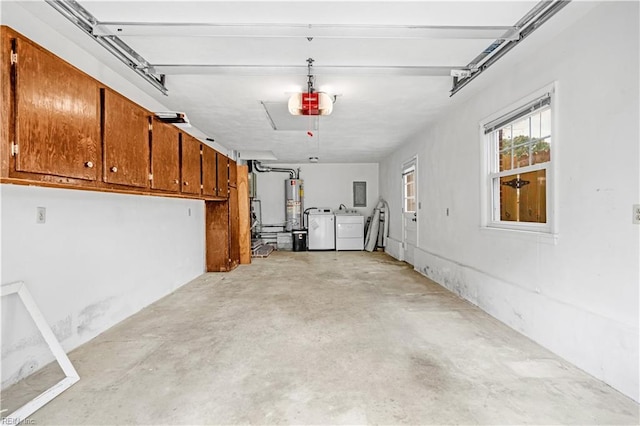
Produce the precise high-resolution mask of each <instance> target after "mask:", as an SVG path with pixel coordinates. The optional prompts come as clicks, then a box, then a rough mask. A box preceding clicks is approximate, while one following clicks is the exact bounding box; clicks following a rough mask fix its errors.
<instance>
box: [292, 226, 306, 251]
mask: <svg viewBox="0 0 640 426" xmlns="http://www.w3.org/2000/svg"><path fill="white" fill-rule="evenodd" d="M293 251H307V231H306V230H304V229H302V230H299V231H293Z"/></svg>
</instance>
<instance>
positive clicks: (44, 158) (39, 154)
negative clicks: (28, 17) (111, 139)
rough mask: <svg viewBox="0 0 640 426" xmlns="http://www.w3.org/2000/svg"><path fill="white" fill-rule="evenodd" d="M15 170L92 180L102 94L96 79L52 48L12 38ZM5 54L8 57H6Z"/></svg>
mask: <svg viewBox="0 0 640 426" xmlns="http://www.w3.org/2000/svg"><path fill="white" fill-rule="evenodd" d="M11 44H12V45H13V46H12V47H13V48H15V52H16V53H17V54H18V60H17V63H16V64H15V65H14V67H15V68H14V69H13V70H12V76H13V81H14V93H13V96H14V97H15V98H14V99H15V101H14V102H15V104H14V105H15V116H14V117H15V120H16V127H15V142H16V143H17V145H18V149H19V153H18V155H17V156H16V165H15V167H16V170H17V171H21V172H31V173H42V174H48V175H57V176H68V177H72V178H77V179H87V180H96V179H97V178H98V176H99V174H98V162H99V160H100V153H99V146H100V145H99V140H100V139H99V138H100V109H99V108H100V97H99V87H98V85H97V84H96V83H95V81H94V80H93V79H91V78H89V77H88V76H86V75H85V74H83V73H81V72H80V71H78V70H76V69H75V68H74V67H72V66H71V65H69V64H68V63H66V62H64V61H62V60H61V59H59V58H57V57H55V56H54V55H52V54H51V53H49V52H47V51H45V50H43V49H41V48H39V47H37V46H34V45H32V44H30V43H29V42H27V41H24V40H20V39H15V38H14V39H13V40H12V42H11ZM6 59H9V58H8V57H6Z"/></svg>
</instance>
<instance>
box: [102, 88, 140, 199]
mask: <svg viewBox="0 0 640 426" xmlns="http://www.w3.org/2000/svg"><path fill="white" fill-rule="evenodd" d="M103 93H104V111H103V119H104V181H105V182H107V183H115V184H120V185H128V186H137V187H143V188H144V187H148V186H149V114H148V113H147V112H146V111H145V110H144V109H142V107H140V106H138V105H136V104H134V103H133V102H131V101H130V100H128V99H127V98H125V97H123V96H121V95H119V94H117V93H115V92H112V91H111V90H109V89H105V90H104V91H103Z"/></svg>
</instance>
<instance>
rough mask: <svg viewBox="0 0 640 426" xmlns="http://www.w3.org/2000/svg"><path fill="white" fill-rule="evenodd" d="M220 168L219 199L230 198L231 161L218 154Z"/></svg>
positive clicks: (218, 166)
mask: <svg viewBox="0 0 640 426" xmlns="http://www.w3.org/2000/svg"><path fill="white" fill-rule="evenodd" d="M216 155H217V157H218V159H217V161H216V163H217V168H218V197H225V198H228V197H229V159H228V158H227V157H226V156H224V155H222V154H220V153H219V152H218V153H217V154H216Z"/></svg>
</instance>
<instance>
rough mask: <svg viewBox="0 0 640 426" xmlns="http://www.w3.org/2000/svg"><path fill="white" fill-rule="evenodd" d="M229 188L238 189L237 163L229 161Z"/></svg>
mask: <svg viewBox="0 0 640 426" xmlns="http://www.w3.org/2000/svg"><path fill="white" fill-rule="evenodd" d="M229 186H232V187H234V188H237V187H238V163H236V162H235V161H234V160H232V159H229Z"/></svg>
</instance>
